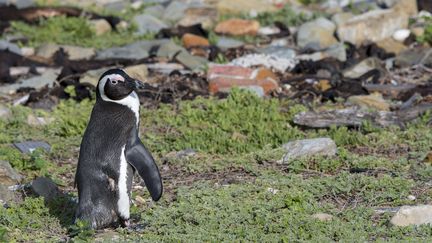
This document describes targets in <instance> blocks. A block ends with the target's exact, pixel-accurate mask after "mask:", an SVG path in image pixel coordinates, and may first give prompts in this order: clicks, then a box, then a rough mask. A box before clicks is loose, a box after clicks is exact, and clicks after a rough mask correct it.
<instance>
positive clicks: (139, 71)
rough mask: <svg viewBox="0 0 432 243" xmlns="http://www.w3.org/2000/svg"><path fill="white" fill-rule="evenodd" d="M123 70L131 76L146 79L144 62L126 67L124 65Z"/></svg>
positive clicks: (146, 73)
mask: <svg viewBox="0 0 432 243" xmlns="http://www.w3.org/2000/svg"><path fill="white" fill-rule="evenodd" d="M124 70H125V72H126V73H127V74H129V76H131V77H132V78H135V79H138V80H141V81H143V82H145V81H146V79H147V75H148V69H147V66H146V65H145V64H138V65H134V66H128V67H125V68H124Z"/></svg>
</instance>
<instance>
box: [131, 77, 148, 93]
mask: <svg viewBox="0 0 432 243" xmlns="http://www.w3.org/2000/svg"><path fill="white" fill-rule="evenodd" d="M132 82H133V88H134V89H135V90H137V89H144V88H145V85H144V83H143V82H142V81H140V80H138V79H134V80H132Z"/></svg>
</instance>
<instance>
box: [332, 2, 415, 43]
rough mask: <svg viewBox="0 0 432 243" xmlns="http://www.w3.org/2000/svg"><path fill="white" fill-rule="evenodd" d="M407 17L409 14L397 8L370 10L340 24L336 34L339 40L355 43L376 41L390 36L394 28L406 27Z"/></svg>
mask: <svg viewBox="0 0 432 243" xmlns="http://www.w3.org/2000/svg"><path fill="white" fill-rule="evenodd" d="M408 1H411V0H408ZM408 19H409V14H406V13H404V12H403V11H401V10H400V9H399V8H392V9H382V10H372V11H369V12H366V13H364V14H361V15H358V16H355V17H353V18H351V19H349V20H348V21H346V22H344V23H342V24H340V25H339V26H338V29H337V34H338V36H339V39H340V40H341V41H347V42H350V43H353V44H355V45H361V44H362V43H363V42H365V41H372V42H377V41H380V40H383V39H386V38H389V37H391V36H392V35H393V33H394V32H395V31H396V30H399V29H405V28H407V27H408Z"/></svg>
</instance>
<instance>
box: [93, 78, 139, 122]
mask: <svg viewBox="0 0 432 243" xmlns="http://www.w3.org/2000/svg"><path fill="white" fill-rule="evenodd" d="M108 79H109V80H117V81H122V82H124V78H123V77H122V76H121V75H118V74H110V75H107V76H105V77H104V78H103V79H102V80H101V81H100V82H99V93H100V95H101V97H102V99H103V100H104V101H108V102H114V103H117V104H121V105H124V106H127V107H129V109H131V110H132V112H133V113H134V114H135V118H136V124H137V125H138V123H139V106H140V102H139V98H138V95H137V94H136V93H135V91H132V93H130V94H129V95H128V96H127V97H125V98H123V99H121V100H112V99H110V98H108V96H106V95H105V89H104V88H105V84H106V82H107V81H108Z"/></svg>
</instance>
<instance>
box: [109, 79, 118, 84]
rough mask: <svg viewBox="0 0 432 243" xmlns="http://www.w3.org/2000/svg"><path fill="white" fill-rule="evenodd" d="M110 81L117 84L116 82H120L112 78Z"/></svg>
mask: <svg viewBox="0 0 432 243" xmlns="http://www.w3.org/2000/svg"><path fill="white" fill-rule="evenodd" d="M110 83H111V84H112V85H116V84H117V83H118V81H117V80H115V79H112V80H110Z"/></svg>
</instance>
